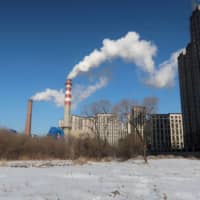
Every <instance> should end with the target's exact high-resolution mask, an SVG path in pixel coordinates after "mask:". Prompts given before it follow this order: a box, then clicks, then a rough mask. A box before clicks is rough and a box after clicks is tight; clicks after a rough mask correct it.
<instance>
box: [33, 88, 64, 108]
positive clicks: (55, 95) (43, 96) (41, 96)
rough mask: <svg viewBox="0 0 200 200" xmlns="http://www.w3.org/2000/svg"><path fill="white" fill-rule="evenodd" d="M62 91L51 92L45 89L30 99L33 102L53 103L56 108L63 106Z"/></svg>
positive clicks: (51, 90)
mask: <svg viewBox="0 0 200 200" xmlns="http://www.w3.org/2000/svg"><path fill="white" fill-rule="evenodd" d="M64 96H65V94H64V91H63V90H53V89H49V88H47V89H46V90H45V91H43V92H38V93H37V94H35V95H34V96H33V97H31V99H32V100H33V101H53V102H54V103H55V104H56V105H57V106H58V107H61V106H63V105H64Z"/></svg>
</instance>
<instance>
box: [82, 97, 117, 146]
mask: <svg viewBox="0 0 200 200" xmlns="http://www.w3.org/2000/svg"><path fill="white" fill-rule="evenodd" d="M111 110H112V104H111V103H110V101H108V100H104V99H103V100H99V101H96V102H93V103H91V104H88V105H85V106H84V108H83V110H82V114H83V115H85V116H87V117H89V119H90V121H91V124H92V126H91V127H89V128H90V129H91V132H92V133H93V134H94V135H95V137H96V138H97V140H98V143H99V145H100V142H101V140H102V138H104V145H105V144H106V143H107V141H106V139H105V138H106V137H107V136H108V134H109V132H108V125H109V123H111V122H112V120H113V116H112V115H110V116H109V115H108V116H107V117H106V121H105V122H104V123H102V124H100V122H99V116H98V115H99V114H109V113H111Z"/></svg>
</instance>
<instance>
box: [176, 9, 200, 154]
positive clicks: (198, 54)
mask: <svg viewBox="0 0 200 200" xmlns="http://www.w3.org/2000/svg"><path fill="white" fill-rule="evenodd" d="M190 33H191V42H190V43H189V44H188V45H187V47H186V50H185V52H183V53H181V54H180V55H179V58H178V66H179V67H178V70H179V82H180V94H181V106H182V113H183V127H184V143H185V149H186V150H188V151H195V150H196V151H197V150H200V87H199V86H200V5H196V6H195V7H194V11H193V13H192V16H191V17H190Z"/></svg>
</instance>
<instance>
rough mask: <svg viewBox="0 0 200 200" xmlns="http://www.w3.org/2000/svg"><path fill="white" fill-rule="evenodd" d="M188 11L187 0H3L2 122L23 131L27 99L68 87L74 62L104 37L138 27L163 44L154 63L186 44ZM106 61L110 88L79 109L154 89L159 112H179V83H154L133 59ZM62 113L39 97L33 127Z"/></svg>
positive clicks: (37, 129)
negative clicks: (147, 83) (141, 75)
mask: <svg viewBox="0 0 200 200" xmlns="http://www.w3.org/2000/svg"><path fill="white" fill-rule="evenodd" d="M190 15H191V1H190V0H182V1H174V0H168V1H159V0H152V1H139V0H123V1H122V0H119V1H116V0H107V1H106V0H84V1H82V0H65V1H64V0H63V1H62V0H18V1H16V0H1V3H0V75H1V78H0V91H1V100H0V126H3V127H9V128H13V129H16V130H18V131H23V129H24V125H25V117H26V108H27V99H28V98H29V97H31V96H32V95H34V94H35V93H37V92H40V91H43V90H44V89H46V88H52V89H61V88H64V82H65V77H66V76H67V74H68V73H69V72H70V70H71V69H72V68H73V66H74V65H75V64H77V63H78V62H79V61H81V60H82V58H83V57H84V56H85V55H87V54H89V53H90V52H91V51H93V50H94V49H95V48H97V49H98V48H100V47H101V46H102V40H103V39H104V38H110V39H117V38H119V37H122V36H124V35H125V34H126V33H127V32H129V31H136V32H138V33H139V34H140V35H141V37H142V39H145V40H150V41H152V42H153V43H154V44H155V45H156V46H157V47H158V53H157V56H156V58H155V61H156V64H157V65H158V64H159V63H161V62H162V61H164V60H167V59H168V58H169V56H170V54H171V53H172V52H174V51H176V50H178V49H181V48H184V47H185V46H186V44H187V43H188V42H189V17H190ZM102 66H103V67H104V68H105V66H106V67H107V68H108V69H109V71H110V72H109V73H111V74H112V79H111V80H110V82H109V84H108V86H107V87H105V88H102V89H101V90H98V91H97V92H96V93H95V94H93V95H92V96H91V97H89V98H88V99H86V100H85V101H84V102H82V103H81V104H79V106H78V108H77V109H76V110H75V111H74V113H77V114H78V113H79V112H80V110H81V108H82V106H83V105H84V104H87V103H89V102H92V101H96V100H99V99H108V100H110V101H111V102H113V103H115V102H117V101H119V100H120V99H122V98H134V99H137V100H141V99H142V98H144V97H146V96H152V95H153V96H157V97H158V98H159V99H160V103H159V112H161V113H168V112H180V110H181V109H180V96H179V85H178V81H176V84H175V86H174V87H172V88H167V89H155V88H150V87H147V86H145V85H144V84H142V83H141V81H140V80H139V79H138V72H137V69H136V68H135V66H134V65H133V64H130V63H124V62H122V61H121V60H116V61H112V62H106V63H104V64H103V65H102ZM99 70H101V68H99ZM77 83H79V84H87V83H88V76H87V75H85V76H80V77H76V78H75V79H74V82H73V84H77ZM62 118H63V109H62V108H58V107H56V106H55V105H54V104H53V103H52V102H35V103H34V107H33V127H32V132H33V133H40V134H41V133H45V132H47V131H48V129H49V128H50V126H57V121H58V120H59V119H62Z"/></svg>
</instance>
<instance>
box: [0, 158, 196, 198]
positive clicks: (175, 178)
mask: <svg viewBox="0 0 200 200" xmlns="http://www.w3.org/2000/svg"><path fill="white" fill-rule="evenodd" d="M1 164H2V165H3V166H1V167H0V199H1V200H8V199H9V200H10V199H13V200H23V199H25V200H31V199H32V200H111V199H112V200H113V199H115V200H126V199H130V200H137V199H141V200H142V199H145V200H153V199H157V200H161V199H163V200H173V199H174V200H179V199H180V200H182V199H184V200H193V199H195V200H199V199H200V189H199V184H200V160H190V159H159V160H149V164H148V165H145V164H144V163H143V161H142V160H129V161H126V162H117V161H113V162H99V163H95V162H89V163H87V164H84V165H74V164H73V163H72V162H70V161H52V162H47V161H29V162H23V161H21V162H6V163H5V162H3V163H1Z"/></svg>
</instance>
